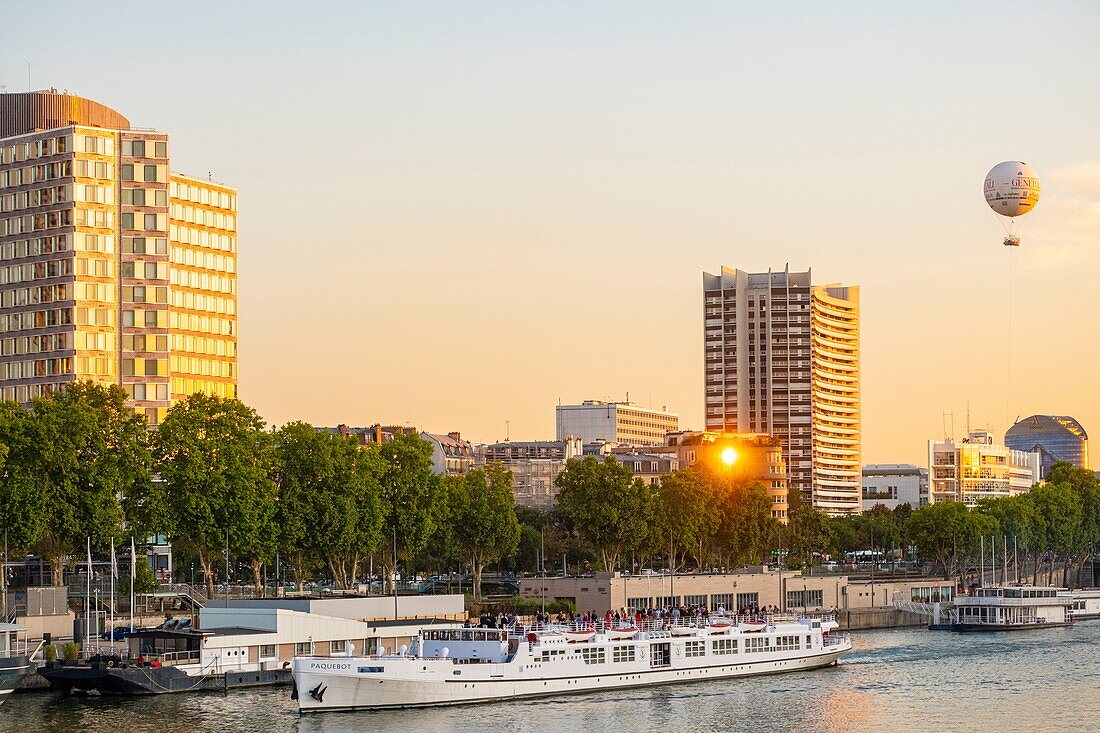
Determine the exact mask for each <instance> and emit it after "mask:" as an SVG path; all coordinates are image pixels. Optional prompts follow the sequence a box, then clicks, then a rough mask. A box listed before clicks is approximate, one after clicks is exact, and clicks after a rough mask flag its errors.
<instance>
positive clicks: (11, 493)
mask: <svg viewBox="0 0 1100 733" xmlns="http://www.w3.org/2000/svg"><path fill="white" fill-rule="evenodd" d="M36 451H37V446H35V445H34V425H33V419H32V416H31V414H30V413H29V412H28V411H27V410H24V409H23V407H22V406H20V405H19V404H18V403H15V402H0V530H2V531H3V532H5V533H6V536H7V537H8V539H9V542H10V546H11V548H12V549H14V550H17V551H18V550H22V551H25V550H27V549H29V548H30V547H31V545H33V544H34V543H35V542H36V541H37V540H38V538H39V536H40V535H41V533H42V531H43V529H44V527H45V516H46V510H47V504H46V501H47V499H46V486H45V483H44V482H43V481H42V480H41V477H40V476H39V475H38V474H37V472H36V471H35V470H34V463H35V461H36V460H37V454H36Z"/></svg>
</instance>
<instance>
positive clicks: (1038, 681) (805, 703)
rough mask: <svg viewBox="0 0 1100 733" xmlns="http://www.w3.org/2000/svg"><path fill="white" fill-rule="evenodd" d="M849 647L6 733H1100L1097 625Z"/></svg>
mask: <svg viewBox="0 0 1100 733" xmlns="http://www.w3.org/2000/svg"><path fill="white" fill-rule="evenodd" d="M854 642H855V649H853V650H852V652H851V653H850V654H849V655H848V656H846V657H845V659H844V662H843V663H842V664H841V665H840V666H838V667H836V668H834V669H825V670H819V671H816V672H800V673H795V674H788V675H779V676H772V677H755V678H749V679H740V680H725V681H721V680H718V681H708V682H700V683H696V684H687V685H678V686H669V687H654V688H650V689H645V690H627V691H618V692H608V693H595V694H590V695H577V696H571V697H561V698H549V699H545V700H535V701H527V702H505V703H494V704H489V705H478V706H471V707H459V708H438V709H428V710H404V711H394V712H383V713H366V712H360V713H330V714H322V715H312V716H306V717H305V718H299V717H297V715H296V713H295V706H294V703H292V702H291V700H290V690H289V689H286V688H268V689H259V690H254V691H246V692H234V693H230V694H229V695H228V696H222V695H218V694H214V693H204V694H193V695H160V696H157V697H144V698H126V699H110V698H63V697H60V696H57V695H54V694H52V693H43V694H22V695H15V696H13V697H12V698H10V699H9V700H8V702H7V703H6V704H5V705H4V706H3V707H0V731H9V730H10V731H13V732H14V731H19V732H20V733H24V732H31V731H36V732H37V731H49V732H50V733H54V732H60V731H82V732H86V733H176V732H179V733H184V732H187V733H191V732H192V731H203V732H206V731H210V732H211V733H213V732H215V731H216V732H217V733H284V732H294V733H351V732H352V731H368V730H370V731H428V732H429V733H487V732H488V731H496V730H506V731H518V732H519V733H558V732H559V731H561V732H563V733H564V732H568V733H621V732H623V731H670V732H675V733H707V732H709V731H715V732H718V731H721V732H722V733H733V732H737V731H751V732H753V733H756V732H759V733H787V732H790V733H848V732H849V731H851V732H855V733H892V732H894V731H898V732H901V731H905V732H906V733H911V732H915V733H924V732H925V731H927V732H928V733H932V732H933V731H935V732H938V731H984V732H985V733H999V731H1002V730H1005V731H1008V730H1011V731H1021V732H1026V733H1032V732H1034V731H1055V730H1057V731H1060V732H1066V731H1073V732H1074V733H1076V732H1078V731H1100V622H1088V623H1083V624H1079V625H1078V626H1077V627H1075V628H1071V629H1049V630H1045V631H1033V632H1026V633H1016V634H1011V633H1010V634H969V635H960V634H952V633H950V632H929V631H924V630H913V629H904V630H896V631H877V632H868V633H863V634H858V635H856V636H855V639H854Z"/></svg>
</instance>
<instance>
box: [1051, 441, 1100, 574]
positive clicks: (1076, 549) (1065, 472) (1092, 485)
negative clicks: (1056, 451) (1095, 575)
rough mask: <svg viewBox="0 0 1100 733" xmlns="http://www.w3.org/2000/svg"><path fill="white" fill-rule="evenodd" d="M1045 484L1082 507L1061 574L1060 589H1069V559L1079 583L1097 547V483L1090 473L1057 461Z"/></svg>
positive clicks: (1099, 501)
mask: <svg viewBox="0 0 1100 733" xmlns="http://www.w3.org/2000/svg"><path fill="white" fill-rule="evenodd" d="M1048 482H1049V483H1050V484H1053V485H1055V486H1063V487H1065V488H1067V489H1069V490H1070V491H1071V492H1073V493H1074V494H1075V495H1076V497H1077V501H1078V503H1079V504H1080V505H1081V520H1080V522H1079V523H1078V524H1077V531H1076V532H1075V533H1074V537H1073V539H1072V542H1071V545H1072V550H1071V552H1070V555H1071V556H1072V557H1067V567H1066V568H1065V570H1064V573H1065V575H1064V577H1063V580H1062V583H1063V585H1069V584H1070V580H1069V577H1068V576H1069V567H1068V562H1069V561H1070V560H1071V559H1072V561H1073V563H1074V565H1075V566H1076V568H1075V569H1076V577H1075V578H1074V582H1075V583H1076V582H1078V581H1079V580H1080V574H1081V570H1082V568H1083V567H1084V565H1085V563H1086V562H1087V561H1088V559H1089V558H1090V557H1092V556H1093V553H1094V552H1095V550H1096V548H1097V546H1100V479H1098V478H1097V477H1096V474H1094V473H1093V472H1092V471H1089V470H1088V469H1084V468H1077V467H1076V466H1074V465H1072V464H1070V463H1066V462H1064V461H1059V462H1058V463H1055V464H1054V465H1053V466H1051V468H1050V474H1049V477H1048Z"/></svg>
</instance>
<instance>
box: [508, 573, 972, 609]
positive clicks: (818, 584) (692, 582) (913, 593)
mask: <svg viewBox="0 0 1100 733" xmlns="http://www.w3.org/2000/svg"><path fill="white" fill-rule="evenodd" d="M519 592H520V595H521V596H522V597H524V598H527V599H530V600H541V599H545V600H547V601H553V600H569V601H572V602H573V603H575V604H576V605H577V609H578V610H579V611H596V612H598V613H603V612H604V611H607V610H610V609H614V610H619V609H622V608H625V609H627V610H628V611H629V612H631V613H633V612H636V611H641V610H645V609H647V608H674V607H680V606H703V607H706V608H707V609H709V610H711V611H717V610H718V609H719V608H722V609H725V610H726V611H733V610H737V609H742V608H746V607H749V608H752V607H757V608H763V607H773V606H774V607H776V608H779V609H780V610H784V611H802V612H806V613H812V612H823V611H829V610H830V609H836V610H848V609H855V608H877V607H883V608H888V607H891V606H892V604H893V599H894V595H895V594H898V593H900V594H901V596H902V597H903V598H904V599H905V600H914V601H930V600H933V599H934V600H943V601H948V600H950V599H951V598H954V594H955V586H954V583H953V582H952V581H950V580H945V579H943V578H910V579H880V580H875V581H870V580H863V579H861V580H855V579H849V578H848V576H847V575H803V574H802V573H801V572H800V571H797V570H784V571H782V572H780V571H779V570H777V569H776V568H766V567H756V568H746V569H745V570H743V571H741V572H732V573H713V574H710V573H698V574H676V575H671V574H643V575H622V574H621V573H595V574H594V575H592V576H590V577H567V578H524V579H522V580H521V581H520V590H519Z"/></svg>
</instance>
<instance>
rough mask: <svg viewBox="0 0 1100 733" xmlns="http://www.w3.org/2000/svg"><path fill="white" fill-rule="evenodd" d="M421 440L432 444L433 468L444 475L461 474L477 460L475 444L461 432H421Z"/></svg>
mask: <svg viewBox="0 0 1100 733" xmlns="http://www.w3.org/2000/svg"><path fill="white" fill-rule="evenodd" d="M420 439H421V440H426V441H428V442H429V443H431V444H432V469H433V470H434V471H435V472H436V473H438V474H440V475H443V476H461V475H462V474H464V473H467V472H469V471H470V470H471V469H473V467H474V464H475V463H476V462H477V456H476V453H475V451H474V446H473V445H472V444H471V443H470V441H468V440H463V439H462V435H461V433H457V432H455V433H447V434H446V435H440V434H437V433H421V434H420Z"/></svg>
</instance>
